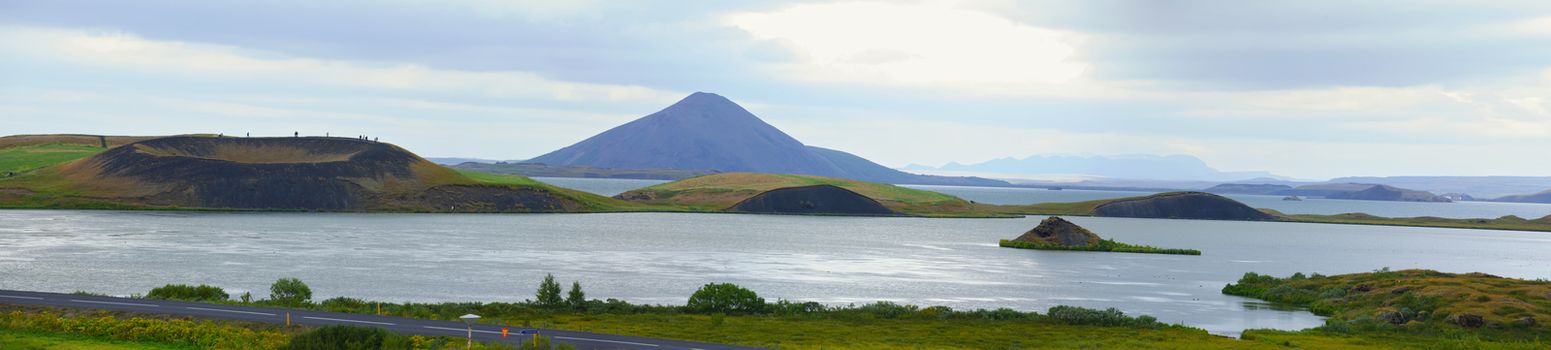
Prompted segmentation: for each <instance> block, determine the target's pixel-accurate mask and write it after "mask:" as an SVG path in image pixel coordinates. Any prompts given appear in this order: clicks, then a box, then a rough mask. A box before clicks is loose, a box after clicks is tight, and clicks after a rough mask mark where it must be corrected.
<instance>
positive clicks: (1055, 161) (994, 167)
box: [905, 155, 1283, 181]
mask: <svg viewBox="0 0 1551 350" xmlns="http://www.w3.org/2000/svg"><path fill="white" fill-rule="evenodd" d="M905 169H906V170H937V171H953V172H974V173H996V174H1009V175H1016V174H1030V175H1034V174H1079V175H1090V176H1099V177H1109V178H1120V179H1149V180H1189V181H1231V180H1244V179H1251V178H1279V179H1280V178H1283V177H1281V176H1277V175H1274V174H1271V173H1269V172H1264V171H1242V172H1224V171H1219V170H1217V169H1215V168H1212V167H1211V166H1209V165H1207V164H1206V162H1203V161H1201V159H1199V158H1196V157H1194V156H1189V155H1167V156H1159V155H1120V156H1077V155H1033V156H1028V157H1025V158H1022V159H1019V158H1013V157H1007V158H998V159H992V160H989V161H985V162H981V163H975V164H960V163H957V162H953V163H948V164H944V165H942V166H938V167H931V166H925V165H919V164H911V165H909V166H906V167H905Z"/></svg>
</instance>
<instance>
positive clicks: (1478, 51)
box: [0, 0, 1551, 179]
mask: <svg viewBox="0 0 1551 350" xmlns="http://www.w3.org/2000/svg"><path fill="white" fill-rule="evenodd" d="M695 91H706V92H714V93H718V94H721V95H723V96H726V97H728V98H730V99H732V100H733V101H735V102H738V103H740V104H742V105H743V106H744V107H745V108H748V109H749V110H750V111H752V112H754V113H755V114H756V115H758V116H760V117H761V118H763V119H764V120H766V121H767V122H769V123H770V124H772V125H775V126H776V127H778V128H781V129H782V130H784V131H786V132H787V133H788V134H791V135H792V136H793V137H796V138H797V139H798V140H801V141H803V142H804V143H807V144H810V145H815V146H821V147H827V148H834V149H840V150H845V151H848V152H851V153H855V154H857V155H860V156H863V157H866V158H868V159H871V160H873V161H876V162H879V163H881V164H884V165H888V166H895V167H900V166H904V165H906V164H911V163H917V164H929V165H939V164H943V163H947V162H960V163H975V162H981V161H986V160H990V159H994V158H1002V157H1020V158H1021V157H1025V156H1029V155H1036V154H1042V155H1048V154H1088V155H1123V154H1159V155H1166V154H1188V155H1193V156H1196V157H1199V158H1201V159H1202V160H1204V161H1206V162H1207V163H1208V164H1211V165H1212V166H1214V167H1216V168H1218V169H1219V170H1224V171H1252V170H1263V171H1270V172H1273V173H1276V174H1278V175H1284V176H1292V177H1296V178H1303V179H1324V178H1331V177H1338V176H1358V175H1365V176H1395V175H1541V176H1544V175H1551V162H1548V161H1545V159H1546V158H1547V153H1548V150H1551V2H1547V1H1538V0H1532V1H1475V2H1461V1H1415V0H1413V1H1360V2H1353V1H1297V2H1268V1H1105V0H1094V1H1000V0H987V1H970V0H965V1H801V2H775V1H737V2H731V1H697V0H682V1H594V0H573V1H538V0H504V1H503V0H467V1H430V0H423V1H422V0H386V1H351V0H342V1H287V0H275V1H219V0H215V1H209V0H207V1H158V0H150V1H134V2H126V1H77V0H52V1H14V0H0V121H3V122H0V134H7V135H9V134H37V133H89V134H112V135H155V134H179V133H206V132H208V133H225V134H227V135H244V134H252V135H254V136H278V135H290V134H291V133H292V132H301V133H303V134H310V135H322V134H325V133H328V134H331V135H347V136H354V135H369V136H374V137H380V138H381V139H382V140H383V141H387V142H393V143H396V144H399V145H401V146H404V147H406V148H408V149H410V150H412V151H415V152H417V153H419V154H421V155H423V156H432V157H435V156H440V157H478V158H487V159H526V158H530V157H534V156H538V155H540V154H543V153H545V152H548V151H551V150H554V149H557V148H560V147H563V146H566V145H569V144H571V143H574V142H577V141H580V140H582V139H584V138H586V137H588V136H591V135H593V134H596V133H598V132H601V131H604V130H607V129H608V128H611V127H614V126H616V125H619V124H622V123H625V122H628V121H630V120H632V119H635V118H638V117H641V116H644V115H646V114H650V113H652V112H655V111H657V110H659V109H661V108H663V107H665V106H667V105H669V104H672V103H673V102H674V101H677V100H678V99H680V98H682V97H684V96H686V95H688V94H689V93H692V92H695Z"/></svg>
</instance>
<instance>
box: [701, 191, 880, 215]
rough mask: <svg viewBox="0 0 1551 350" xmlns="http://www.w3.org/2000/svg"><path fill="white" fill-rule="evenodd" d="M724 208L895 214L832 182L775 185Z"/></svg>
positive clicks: (761, 210) (744, 210) (775, 211)
mask: <svg viewBox="0 0 1551 350" xmlns="http://www.w3.org/2000/svg"><path fill="white" fill-rule="evenodd" d="M727 210H730V211H738V212H745V213H765V214H834V215H896V213H895V212H894V211H893V210H889V208H887V207H884V206H883V204H882V203H878V201H876V200H873V199H872V198H867V196H863V195H861V194H858V193H856V192H851V190H847V189H844V188H841V187H838V186H833V185H813V186H801V187H785V188H777V189H773V190H769V191H765V192H762V193H760V194H757V195H754V196H753V197H749V198H748V199H744V200H743V201H741V202H738V204H735V205H733V206H732V207H731V208H727Z"/></svg>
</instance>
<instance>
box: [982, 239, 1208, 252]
mask: <svg viewBox="0 0 1551 350" xmlns="http://www.w3.org/2000/svg"><path fill="white" fill-rule="evenodd" d="M998 245H1000V246H1002V247H1005V248H1018V249H1039V250H1075V251H1084V252H1115V253H1142V254H1175V255H1201V251H1199V250H1195V249H1174V248H1158V247H1154V246H1146V245H1135V244H1126V243H1120V242H1116V241H1114V240H1109V239H1101V240H1099V243H1098V244H1094V245H1062V244H1053V243H1034V242H1024V241H1015V240H1010V239H1004V240H1002V241H1001V242H1000V243H998Z"/></svg>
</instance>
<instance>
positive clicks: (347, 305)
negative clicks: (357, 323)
mask: <svg viewBox="0 0 1551 350" xmlns="http://www.w3.org/2000/svg"><path fill="white" fill-rule="evenodd" d="M318 306H321V307H323V309H324V310H328V311H334V312H359V311H363V310H365V311H369V310H371V309H370V308H368V307H367V303H366V301H365V300H361V299H356V298H347V297H334V298H329V299H328V300H324V301H323V302H321V303H318Z"/></svg>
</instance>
